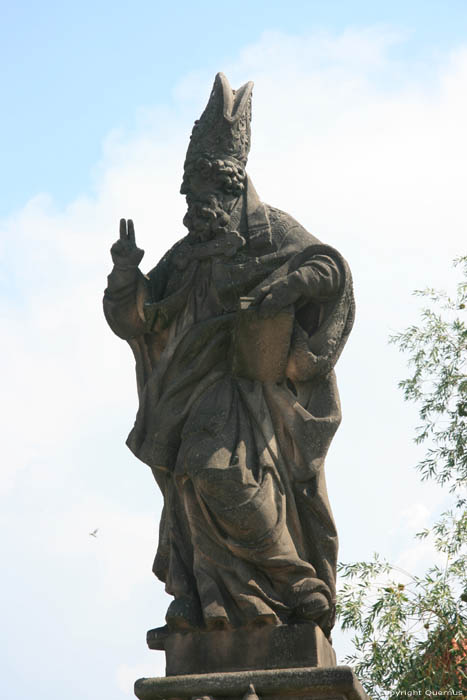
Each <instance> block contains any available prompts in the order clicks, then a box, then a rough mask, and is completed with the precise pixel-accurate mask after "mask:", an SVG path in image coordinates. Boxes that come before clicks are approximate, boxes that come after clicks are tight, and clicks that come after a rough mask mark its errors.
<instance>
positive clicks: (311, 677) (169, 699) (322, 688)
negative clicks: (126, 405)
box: [135, 666, 368, 700]
mask: <svg viewBox="0 0 467 700" xmlns="http://www.w3.org/2000/svg"><path fill="white" fill-rule="evenodd" d="M135 695H136V697H137V698H139V700H201V699H203V700H207V699H208V698H209V700H368V696H367V695H366V693H365V691H364V690H363V688H362V686H361V685H360V683H359V682H358V680H357V679H356V677H355V675H354V673H353V671H352V669H351V668H349V667H348V666H334V667H333V668H287V669H276V670H272V669H271V670H256V671H237V672H235V673H203V674H196V675H186V676H171V677H165V678H141V679H140V680H138V681H136V683H135Z"/></svg>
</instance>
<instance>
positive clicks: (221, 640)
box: [164, 622, 336, 676]
mask: <svg viewBox="0 0 467 700" xmlns="http://www.w3.org/2000/svg"><path fill="white" fill-rule="evenodd" d="M164 649H165V658H166V674H167V676H176V675H187V674H192V673H219V672H222V673H224V672H230V671H252V670H255V669H262V670H268V669H274V668H299V667H314V666H317V667H326V668H329V667H332V666H335V665H336V655H335V653H334V649H333V648H332V646H331V645H330V643H329V642H328V640H327V639H326V637H325V636H324V634H323V632H322V630H321V629H320V627H318V625H315V624H314V623H313V622H311V623H306V624H297V625H279V626H277V627H276V626H272V625H271V626H264V627H257V628H254V627H252V628H247V629H245V628H243V629H236V630H225V631H223V630H215V631H211V632H209V631H207V630H204V631H203V630H201V631H199V632H187V633H183V634H182V633H176V634H174V633H172V634H169V635H168V636H167V637H166V639H165V640H164Z"/></svg>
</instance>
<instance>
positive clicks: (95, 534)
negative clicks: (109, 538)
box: [89, 527, 99, 537]
mask: <svg viewBox="0 0 467 700" xmlns="http://www.w3.org/2000/svg"><path fill="white" fill-rule="evenodd" d="M98 529H99V528H98V527H96V529H95V530H93V531H92V532H90V533H89V534H90V536H91V537H97V531H98Z"/></svg>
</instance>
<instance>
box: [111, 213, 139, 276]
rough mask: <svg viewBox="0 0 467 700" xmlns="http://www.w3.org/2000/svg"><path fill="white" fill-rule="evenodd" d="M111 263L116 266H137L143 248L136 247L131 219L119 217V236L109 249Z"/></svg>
mask: <svg viewBox="0 0 467 700" xmlns="http://www.w3.org/2000/svg"><path fill="white" fill-rule="evenodd" d="M110 254H111V256H112V260H113V263H114V265H115V266H116V267H120V268H130V267H138V265H139V263H140V262H141V260H142V258H143V255H144V250H142V249H141V248H138V246H137V245H136V239H135V227H134V225H133V221H132V220H131V219H128V222H127V220H126V219H120V237H119V239H118V240H117V241H115V243H114V244H113V246H112V247H111V249H110Z"/></svg>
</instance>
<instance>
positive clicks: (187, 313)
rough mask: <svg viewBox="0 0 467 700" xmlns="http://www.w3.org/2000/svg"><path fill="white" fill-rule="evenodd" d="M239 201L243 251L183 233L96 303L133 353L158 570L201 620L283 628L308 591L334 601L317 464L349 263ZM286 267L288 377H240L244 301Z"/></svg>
mask: <svg viewBox="0 0 467 700" xmlns="http://www.w3.org/2000/svg"><path fill="white" fill-rule="evenodd" d="M244 200H245V201H244V207H245V209H244V212H245V213H244V216H243V218H242V223H241V225H240V233H241V234H242V235H243V237H244V239H245V240H246V244H245V245H244V246H243V247H242V248H240V249H238V250H237V251H236V252H235V253H234V254H233V255H232V254H231V255H222V254H220V255H215V254H213V255H210V256H208V257H206V256H203V255H200V254H197V244H196V242H193V241H192V240H191V239H190V237H186V238H185V239H183V240H182V241H180V242H179V243H177V244H176V245H175V246H174V247H173V248H172V249H171V250H170V251H169V252H168V253H167V254H166V255H165V256H164V258H163V259H162V260H161V261H160V263H159V264H158V265H157V266H156V267H155V268H154V269H153V270H152V271H151V272H150V273H149V274H148V275H147V276H145V275H143V274H142V273H141V272H140V271H139V270H136V271H132V270H128V271H125V272H123V273H122V272H121V271H120V274H117V273H116V272H115V271H113V272H112V273H111V274H110V275H109V284H108V288H107V290H106V292H105V296H104V311H105V314H106V318H107V320H108V323H109V325H110V326H111V328H112V330H113V331H114V332H115V333H116V334H117V335H119V336H120V337H122V338H124V339H125V340H127V341H128V343H129V344H130V346H131V348H132V350H133V353H134V356H135V360H136V374H137V384H138V393H139V410H138V413H137V416H136V421H135V425H134V428H133V429H132V431H131V433H130V435H129V437H128V440H127V444H128V446H129V448H130V449H131V450H132V451H133V453H134V454H135V455H136V456H137V457H138V458H139V459H140V460H142V461H143V462H145V463H146V464H148V465H149V466H150V467H151V469H152V471H153V474H154V476H155V479H156V481H157V483H158V485H159V487H160V489H161V491H162V493H163V496H164V509H163V512H162V516H161V522H160V530H159V533H160V534H159V544H158V550H157V554H156V557H155V561H154V567H153V570H154V573H155V574H156V575H157V576H158V578H160V579H161V580H162V581H164V582H165V584H166V590H167V592H168V593H170V594H172V595H173V596H175V598H176V599H182V600H185V599H186V600H189V601H191V603H193V604H194V605H195V606H196V607H197V608H199V611H200V624H206V625H208V626H211V625H212V626H214V625H217V624H218V623H219V622H221V623H225V624H227V625H233V626H242V625H245V624H249V623H251V622H261V621H266V622H274V623H279V622H288V621H289V620H291V619H293V615H294V610H296V609H297V606H298V605H299V604H300V602H301V601H302V600H303V599H304V598H306V596H307V595H309V593H310V592H313V591H317V592H320V593H323V594H324V595H325V596H326V598H327V599H328V601H329V602H330V605H331V611H332V609H333V606H334V602H335V569H336V556H337V533H336V528H335V524H334V520H333V517H332V513H331V508H330V505H329V501H328V496H327V491H326V484H325V477H324V470H323V467H324V459H325V456H326V453H327V450H328V447H329V444H330V442H331V439H332V437H333V435H334V433H335V431H336V429H337V427H338V425H339V423H340V418H341V412H340V403H339V396H338V390H337V384H336V378H335V374H334V369H333V368H334V364H335V362H336V361H337V359H338V357H339V355H340V353H341V351H342V348H343V346H344V344H345V342H346V340H347V337H348V334H349V333H350V330H351V327H352V323H353V316H354V302H353V295H352V281H351V276H350V271H349V269H348V266H347V264H346V262H345V261H344V259H343V258H342V257H341V255H340V254H339V253H338V252H337V251H335V250H334V249H332V248H330V247H329V246H326V245H323V244H322V243H320V242H319V241H318V240H317V239H316V238H314V237H313V236H312V235H311V234H309V233H308V232H306V231H305V229H304V228H303V227H302V226H300V225H299V224H298V223H297V222H296V221H295V220H294V219H292V217H290V216H289V215H287V214H285V213H283V212H280V211H279V210H277V209H274V208H272V207H269V206H267V205H265V204H263V203H261V202H260V201H259V199H258V196H257V194H256V192H255V190H254V188H253V186H252V184H251V182H250V181H248V185H247V192H246V195H245V198H244ZM294 272H298V273H299V274H300V275H302V277H303V278H304V279H306V281H307V285H308V293H307V295H306V297H304V298H302V299H301V300H299V301H298V302H297V303H296V304H295V308H294V309H293V314H294V321H293V330H292V334H291V342H290V347H289V349H288V359H287V369H286V373H285V374H286V377H285V378H284V380H283V381H280V382H278V383H277V382H264V381H263V382H262V381H259V380H255V379H254V378H245V377H242V376H238V375H237V374H235V373H234V372H233V371H232V354H233V353H234V352H235V343H234V342H233V341H234V336H235V333H236V332H238V331H237V330H236V329H237V326H236V320H237V314H238V303H239V299H240V298H241V297H243V296H247V295H251V294H252V293H253V294H254V290H255V289H257V288H259V287H261V286H262V285H263V284H266V283H271V282H274V280H277V279H283V278H284V277H285V276H287V275H291V274H292V273H294ZM278 329H279V326H278ZM253 351H254V349H253V348H252V352H253ZM260 360H261V358H259V361H260ZM255 361H256V362H257V361H258V358H253V356H252V363H253V364H254V362H255ZM331 618H332V613H331ZM330 626H332V619H331V621H329V620H328V628H330Z"/></svg>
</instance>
